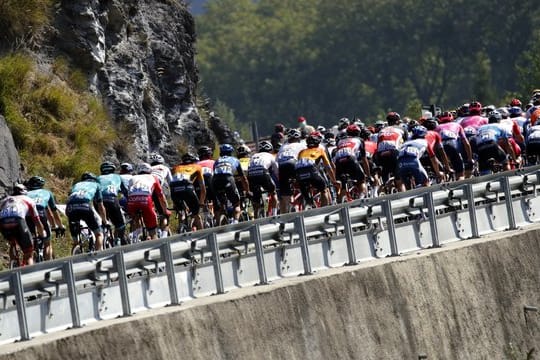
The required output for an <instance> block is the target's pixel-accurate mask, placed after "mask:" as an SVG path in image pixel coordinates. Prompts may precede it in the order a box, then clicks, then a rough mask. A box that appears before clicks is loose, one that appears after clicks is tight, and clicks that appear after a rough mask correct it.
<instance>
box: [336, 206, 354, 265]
mask: <svg viewBox="0 0 540 360" xmlns="http://www.w3.org/2000/svg"><path fill="white" fill-rule="evenodd" d="M340 212H341V214H340V215H341V221H342V222H343V231H344V232H345V242H346V243H347V254H348V256H349V262H348V263H347V265H356V264H358V262H357V261H356V252H355V249H354V242H353V232H352V224H351V215H350V213H349V207H348V206H345V207H343V208H342V209H341V211H340Z"/></svg>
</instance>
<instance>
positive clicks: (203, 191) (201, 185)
mask: <svg viewBox="0 0 540 360" xmlns="http://www.w3.org/2000/svg"><path fill="white" fill-rule="evenodd" d="M197 181H198V182H199V189H200V190H199V191H200V194H199V203H201V204H204V203H205V202H206V185H205V182H204V175H203V173H202V169H200V170H199V171H198V172H197Z"/></svg>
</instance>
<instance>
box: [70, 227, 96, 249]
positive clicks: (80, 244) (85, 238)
mask: <svg viewBox="0 0 540 360" xmlns="http://www.w3.org/2000/svg"><path fill="white" fill-rule="evenodd" d="M70 229H74V234H75V236H74V238H73V247H72V248H71V255H78V254H83V253H91V252H94V251H96V239H95V237H94V233H93V232H92V230H90V228H89V227H88V226H87V225H86V223H84V221H82V220H78V221H70Z"/></svg>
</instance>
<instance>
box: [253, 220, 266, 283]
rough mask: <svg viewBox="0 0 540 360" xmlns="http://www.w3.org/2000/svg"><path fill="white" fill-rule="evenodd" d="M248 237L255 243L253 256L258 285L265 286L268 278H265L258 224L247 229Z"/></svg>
mask: <svg viewBox="0 0 540 360" xmlns="http://www.w3.org/2000/svg"><path fill="white" fill-rule="evenodd" d="M249 235H250V236H251V239H253V241H254V242H255V256H256V257H257V268H258V270H259V280H260V283H259V284H260V285H266V284H268V278H267V276H266V266H265V264H264V248H263V245H262V238H261V226H260V225H259V224H255V225H254V226H253V227H252V228H251V229H249Z"/></svg>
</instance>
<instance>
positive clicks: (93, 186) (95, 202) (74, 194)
mask: <svg viewBox="0 0 540 360" xmlns="http://www.w3.org/2000/svg"><path fill="white" fill-rule="evenodd" d="M96 210H97V211H96ZM66 216H67V217H68V220H69V230H70V232H71V237H72V239H74V244H73V245H76V243H75V239H77V235H78V234H77V231H78V228H79V227H78V226H77V223H78V222H80V221H81V220H83V221H84V222H85V223H86V225H88V228H89V229H90V230H92V232H93V233H94V236H95V238H96V244H95V246H96V250H97V251H99V250H103V229H102V224H103V225H104V224H106V222H107V213H106V210H105V207H104V206H103V196H102V194H101V186H100V185H99V181H98V178H97V176H96V175H95V174H93V173H91V172H85V173H84V174H82V176H81V180H80V181H79V182H77V183H76V184H75V185H73V187H72V188H71V191H70V193H69V197H68V200H67V202H66Z"/></svg>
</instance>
